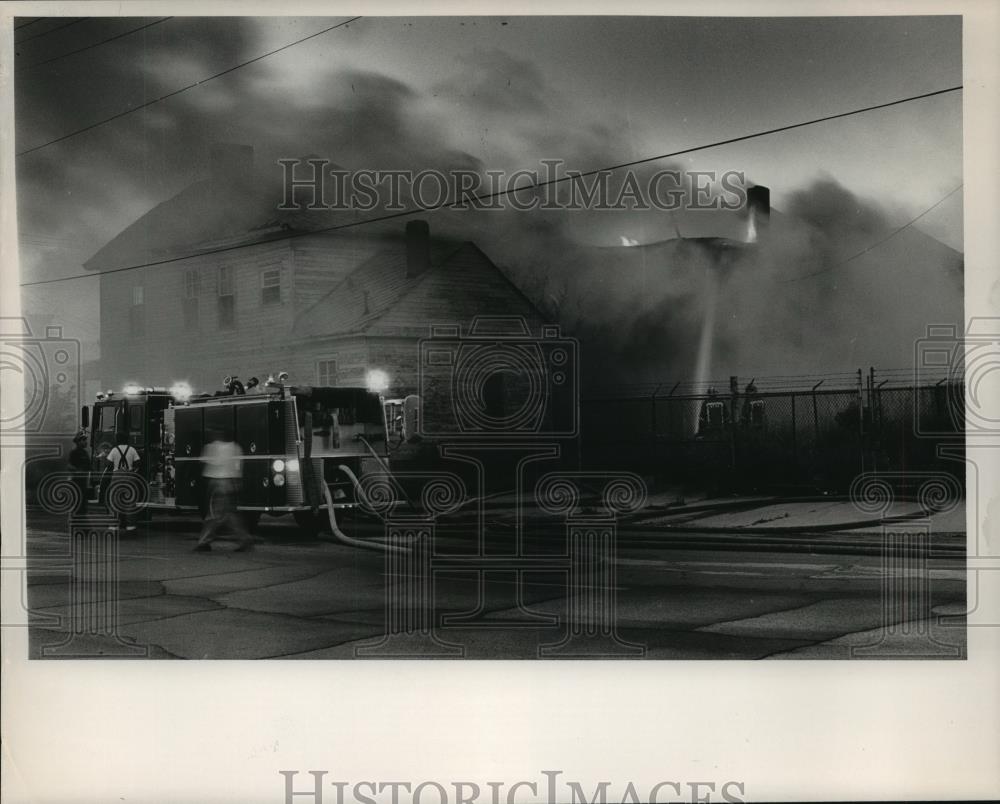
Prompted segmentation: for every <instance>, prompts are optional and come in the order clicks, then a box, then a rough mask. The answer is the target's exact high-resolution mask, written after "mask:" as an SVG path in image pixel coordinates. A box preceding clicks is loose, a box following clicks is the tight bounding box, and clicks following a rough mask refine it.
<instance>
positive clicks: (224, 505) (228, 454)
mask: <svg viewBox="0 0 1000 804" xmlns="http://www.w3.org/2000/svg"><path fill="white" fill-rule="evenodd" d="M208 437H209V439H210V440H209V443H208V444H206V445H205V451H204V452H203V453H202V456H201V460H202V463H203V464H204V469H203V470H202V477H204V478H205V480H206V482H207V484H208V488H207V490H206V493H207V494H208V506H207V507H208V514H207V516H206V517H205V525H204V526H203V527H202V529H201V537H200V538H199V539H198V544H197V545H196V546H195V548H194V549H195V550H196V551H198V552H200V553H206V552H209V551H210V550H211V549H212V542H213V541H214V540H215V538H216V533H217V532H218V530H219V528H220V527H221V526H222V525H228V526H229V527H230V529H231V530H232V531H233V534H234V535H235V536H236V538H237V541H239V545H238V546H237V548H236V550H237V552H243V551H246V550H252V549H253V536H251V535H250V534H249V533H248V532H247V530H246V528H245V527H243V520H242V519H241V518H240V515H239V512H237V510H236V499H237V495H238V494H239V490H240V481H241V479H242V477H243V450H241V449H240V447H239V445H238V444H236V443H235V442H234V441H233V440H232V438H231V436H230V435H229V434H228V433H223V432H222V431H221V430H219V429H218V428H213V429H211V430H209V432H208Z"/></svg>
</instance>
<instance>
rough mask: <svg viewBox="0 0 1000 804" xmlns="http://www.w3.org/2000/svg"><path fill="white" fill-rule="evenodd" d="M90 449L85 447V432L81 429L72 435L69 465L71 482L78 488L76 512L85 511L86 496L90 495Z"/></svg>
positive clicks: (83, 512) (81, 512)
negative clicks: (71, 473) (78, 499)
mask: <svg viewBox="0 0 1000 804" xmlns="http://www.w3.org/2000/svg"><path fill="white" fill-rule="evenodd" d="M90 460H91V459H90V450H88V449H87V433H86V431H85V430H81V431H80V432H79V433H77V434H76V435H75V436H73V449H72V451H71V452H70V453H69V466H70V469H71V470H72V471H73V482H74V483H75V484H76V487H77V488H78V489H79V490H80V504H79V505H78V506H77V508H76V513H78V514H86V513H87V498H88V497H90Z"/></svg>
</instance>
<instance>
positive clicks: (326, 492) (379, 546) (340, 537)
mask: <svg viewBox="0 0 1000 804" xmlns="http://www.w3.org/2000/svg"><path fill="white" fill-rule="evenodd" d="M338 468H339V469H341V471H344V472H346V473H347V475H348V476H349V477H350V478H351V480H352V482H353V483H354V484H355V486H356V487H357V488H358V491H359V492H360V490H361V489H360V484H359V483H358V479H357V478H356V477H355V476H354V473H353V472H352V471H351V470H350V469H348V468H347V467H346V466H344V465H343V464H341V465H340V467H338ZM322 486H323V496H324V497H325V498H326V514H327V517H328V518H329V520H330V532H331V533H333V535H334V538H336V540H337V541H338V542H341V543H342V544H346V545H347V546H348V547H360V548H362V549H364V550H378V551H379V552H385V553H409V552H410V551H409V549H408V548H406V547H399V546H396V545H394V544H385V543H384V542H369V541H365V540H364V539H355V538H352V537H351V536H348V535H347V534H346V533H344V532H343V531H342V530H341V529H340V528H339V527H338V526H337V515H336V513H334V508H333V495H331V494H330V487H329V486H327V485H326V483H323V484H322Z"/></svg>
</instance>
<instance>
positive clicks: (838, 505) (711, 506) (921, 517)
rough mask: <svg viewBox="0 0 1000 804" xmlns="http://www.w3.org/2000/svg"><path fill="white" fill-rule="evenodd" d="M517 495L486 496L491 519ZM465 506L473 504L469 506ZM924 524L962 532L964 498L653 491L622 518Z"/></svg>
mask: <svg viewBox="0 0 1000 804" xmlns="http://www.w3.org/2000/svg"><path fill="white" fill-rule="evenodd" d="M517 502H518V501H517V497H516V495H514V494H504V495H495V496H493V497H489V498H486V499H485V500H484V501H483V512H484V515H485V516H486V517H487V519H491V520H494V521H505V520H509V519H513V518H514V517H515V516H516V514H515V510H516V507H517ZM600 507H601V501H600V499H599V497H598V496H597V495H588V496H585V497H582V498H581V499H580V511H581V512H583V511H589V510H596V509H599V508H600ZM466 510H467V511H468V510H469V509H466ZM521 515H522V516H523V517H524V518H525V519H526V520H527V521H533V520H540V519H542V518H546V517H550V516H551V515H550V514H547V513H546V512H545V511H544V510H543V509H542V508H540V507H539V505H538V503H537V501H535V500H527V501H523V502H522V504H521ZM916 522H921V523H923V524H926V525H927V526H928V527H929V528H930V531H931V532H932V533H935V534H937V535H945V534H947V535H952V536H955V535H960V534H964V533H965V530H966V525H965V505H964V501H963V502H962V503H960V504H958V505H956V506H955V507H954V508H953V509H951V510H944V511H933V512H931V511H927V510H925V509H924V508H923V506H922V505H921V504H920V503H918V502H916V501H913V500H897V501H895V502H893V503H892V504H891V506H890V507H889V509H888V510H887V511H884V512H872V511H865V510H863V509H862V508H859V507H858V506H857V505H855V504H854V503H853V502H852V501H851V500H849V499H847V498H845V497H839V496H829V497H826V496H824V497H801V498H782V497H774V496H734V497H715V498H708V497H701V496H694V497H692V496H691V495H686V496H684V497H682V496H681V495H680V494H679V493H678V492H677V491H676V490H673V491H660V492H655V493H653V494H650V495H649V497H648V498H647V500H646V504H645V505H644V506H643V508H642V509H641V510H640V511H637V512H635V513H633V514H629V515H625V516H621V517H619V523H620V524H621V525H622V526H624V527H627V528H628V529H629V530H632V531H656V532H660V533H668V532H670V531H683V532H688V533H718V534H726V533H743V534H761V535H785V536H788V535H791V534H796V533H798V534H804V533H816V534H829V535H836V534H840V533H843V534H851V535H858V536H863V535H864V534H872V535H877V534H880V533H881V532H882V528H883V526H885V525H891V524H896V523H916Z"/></svg>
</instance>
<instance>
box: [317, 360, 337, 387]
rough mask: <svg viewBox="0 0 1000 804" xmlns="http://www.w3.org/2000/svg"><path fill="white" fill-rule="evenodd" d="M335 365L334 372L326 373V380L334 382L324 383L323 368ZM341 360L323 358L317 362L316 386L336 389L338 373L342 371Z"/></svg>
mask: <svg viewBox="0 0 1000 804" xmlns="http://www.w3.org/2000/svg"><path fill="white" fill-rule="evenodd" d="M331 363H332V364H333V371H332V372H330V371H329V370H327V371H326V372H325V378H326V379H327V380H330V379H331V378H332V380H333V381H332V382H323V380H324V372H323V367H324V366H326V367H327V368H328V367H329V364H331ZM339 364H340V358H338V357H321V358H319V359H318V360H317V361H316V385H317V386H319V387H321V388H336V387H337V372H338V371H339V369H340V365H339Z"/></svg>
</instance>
